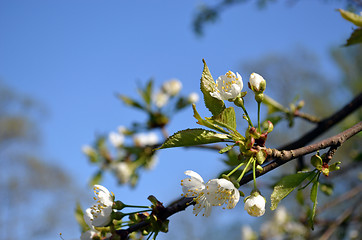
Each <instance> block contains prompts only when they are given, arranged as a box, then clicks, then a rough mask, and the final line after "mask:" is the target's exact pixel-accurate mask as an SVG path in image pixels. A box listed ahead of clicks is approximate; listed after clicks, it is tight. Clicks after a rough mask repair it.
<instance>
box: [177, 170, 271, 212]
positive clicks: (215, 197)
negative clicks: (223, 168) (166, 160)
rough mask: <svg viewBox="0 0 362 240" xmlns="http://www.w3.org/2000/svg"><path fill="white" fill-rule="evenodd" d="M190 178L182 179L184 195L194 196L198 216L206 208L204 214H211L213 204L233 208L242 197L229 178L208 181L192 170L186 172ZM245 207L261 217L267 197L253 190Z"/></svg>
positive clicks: (246, 200)
mask: <svg viewBox="0 0 362 240" xmlns="http://www.w3.org/2000/svg"><path fill="white" fill-rule="evenodd" d="M185 174H186V175H187V176H189V177H190V178H185V179H183V180H181V186H182V192H183V194H182V196H184V197H192V198H194V201H195V203H196V204H195V206H194V208H193V213H194V214H195V215H196V216H197V215H198V214H199V213H200V211H201V210H202V209H205V211H204V213H203V216H206V217H207V216H210V213H211V208H212V207H213V206H221V205H224V204H226V208H228V209H232V208H234V207H235V206H236V204H237V203H238V202H239V199H240V193H239V190H238V189H236V188H235V186H234V184H233V183H232V182H230V181H229V180H227V179H224V178H221V179H211V180H209V181H208V182H207V183H205V182H204V180H203V179H202V177H201V176H200V175H199V174H198V173H196V172H194V171H191V170H187V171H186V172H185ZM244 202H245V205H244V208H245V210H246V211H247V212H248V214H249V215H251V216H254V217H260V216H262V215H264V213H265V203H266V200H265V198H264V197H263V196H262V195H260V193H259V192H258V191H253V192H252V193H251V195H250V196H248V197H246V198H245V200H244Z"/></svg>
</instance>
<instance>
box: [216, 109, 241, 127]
mask: <svg viewBox="0 0 362 240" xmlns="http://www.w3.org/2000/svg"><path fill="white" fill-rule="evenodd" d="M212 120H216V121H217V122H219V123H223V127H226V128H227V129H233V130H235V129H236V118H235V110H234V108H233V107H229V108H226V109H224V110H223V111H222V112H221V113H220V114H218V115H216V116H213V117H212Z"/></svg>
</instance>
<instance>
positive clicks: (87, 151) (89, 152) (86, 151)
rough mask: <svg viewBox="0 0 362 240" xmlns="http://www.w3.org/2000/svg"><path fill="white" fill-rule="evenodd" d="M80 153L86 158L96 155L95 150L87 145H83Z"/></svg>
mask: <svg viewBox="0 0 362 240" xmlns="http://www.w3.org/2000/svg"><path fill="white" fill-rule="evenodd" d="M82 152H83V153H84V154H85V155H87V156H93V155H94V154H96V150H95V149H94V148H92V147H91V146H89V145H84V146H83V147H82Z"/></svg>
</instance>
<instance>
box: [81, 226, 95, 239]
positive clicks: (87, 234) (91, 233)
mask: <svg viewBox="0 0 362 240" xmlns="http://www.w3.org/2000/svg"><path fill="white" fill-rule="evenodd" d="M97 235H98V231H97V230H95V229H94V228H92V229H90V230H88V231H86V232H84V233H82V235H80V240H92V239H93V237H95V236H97Z"/></svg>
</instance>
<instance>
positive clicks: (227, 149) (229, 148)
mask: <svg viewBox="0 0 362 240" xmlns="http://www.w3.org/2000/svg"><path fill="white" fill-rule="evenodd" d="M234 146H235V144H233V145H227V146H226V147H224V148H223V149H221V150H220V151H219V153H225V152H228V151H230V150H231V149H232V148H233V147H234Z"/></svg>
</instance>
